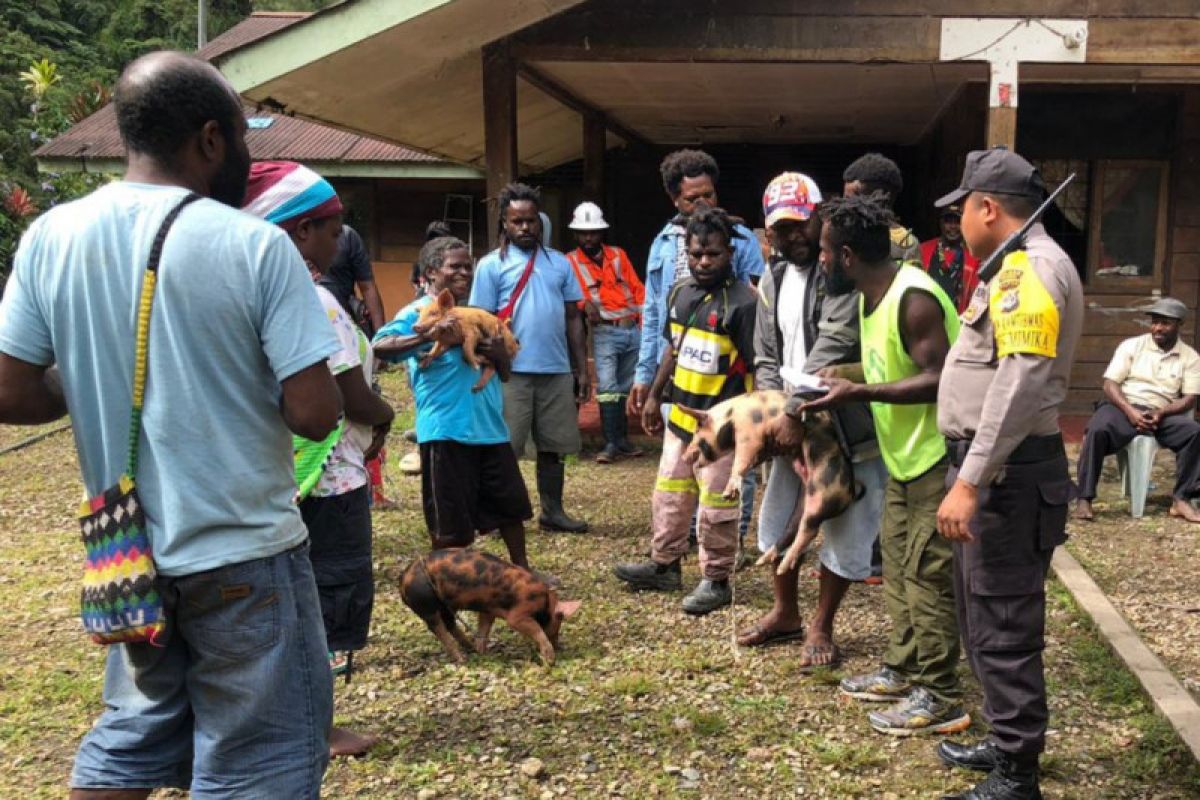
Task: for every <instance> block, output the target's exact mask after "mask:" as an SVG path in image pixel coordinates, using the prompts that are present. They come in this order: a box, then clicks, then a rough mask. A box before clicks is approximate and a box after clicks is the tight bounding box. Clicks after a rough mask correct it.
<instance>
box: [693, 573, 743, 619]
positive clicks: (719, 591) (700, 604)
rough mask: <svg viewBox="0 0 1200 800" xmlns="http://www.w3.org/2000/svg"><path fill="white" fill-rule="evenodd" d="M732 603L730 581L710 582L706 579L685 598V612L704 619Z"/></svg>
mask: <svg viewBox="0 0 1200 800" xmlns="http://www.w3.org/2000/svg"><path fill="white" fill-rule="evenodd" d="M731 602H733V591H732V590H731V589H730V588H729V581H727V580H724V581H710V580H709V579H708V578H705V579H704V580H702V581H700V585H699V586H697V587H696V588H695V589H693V590H692V593H691V594H689V595H688V596H687V597H685V598H683V610H684V611H686V612H687V613H689V614H691V615H692V616H694V617H702V616H704V615H705V614H708V613H710V612H713V611H716V610H717V609H718V608H723V607H725V606H727V605H729V604H730V603H731Z"/></svg>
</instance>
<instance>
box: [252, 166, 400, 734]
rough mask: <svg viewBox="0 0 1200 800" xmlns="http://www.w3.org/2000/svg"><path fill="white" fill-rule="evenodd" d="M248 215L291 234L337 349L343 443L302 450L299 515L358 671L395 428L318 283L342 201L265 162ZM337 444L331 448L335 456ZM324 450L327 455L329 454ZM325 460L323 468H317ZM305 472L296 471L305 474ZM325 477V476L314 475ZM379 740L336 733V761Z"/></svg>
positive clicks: (345, 323) (333, 364) (340, 662)
mask: <svg viewBox="0 0 1200 800" xmlns="http://www.w3.org/2000/svg"><path fill="white" fill-rule="evenodd" d="M243 210H244V211H246V212H248V213H250V214H253V215H254V216H257V217H261V218H263V219H265V220H266V221H268V222H272V223H275V224H276V225H278V226H280V227H281V228H283V229H284V230H285V231H287V233H288V235H289V236H290V237H291V240H292V242H293V243H294V244H295V245H296V248H297V249H298V250H299V251H300V255H301V256H303V257H304V261H305V263H306V264H307V265H308V268H309V271H310V272H311V274H312V278H313V281H314V286H313V290H314V291H315V292H316V293H317V295H318V297H320V299H321V304H322V306H323V307H324V308H325V313H326V315H327V316H328V318H329V322H330V324H331V325H333V328H334V331H335V332H336V334H337V337H338V341H339V342H340V343H341V345H342V347H341V349H340V350H339V351H338V352H337V353H335V354H334V355H332V356H330V358H329V369H330V370H331V371H332V372H333V374H334V377H335V379H336V381H337V384H338V388H339V389H340V390H341V393H342V402H343V413H344V416H345V421H344V423H343V425H342V428H341V431H340V434H341V435H340V438H332V437H331V439H327V440H326V441H325V442H324V443H305V446H306V447H307V448H320V447H321V445H322V444H323V445H324V450H320V451H319V453H320V455H319V456H318V457H317V459H316V463H315V467H316V468H315V469H313V470H302V469H300V468H299V467H298V475H297V479H298V481H299V484H300V491H298V493H297V495H298V497H299V499H300V512H301V515H302V516H303V517H304V522H305V524H306V525H307V526H308V534H309V539H310V541H311V548H312V549H311V558H312V565H313V573H314V574H315V576H316V579H317V591H318V593H319V594H320V597H321V612H322V616H323V617H324V621H325V636H326V641H327V646H328V648H329V653H330V667H331V669H334V671H335V674H337V673H338V672H343V671H344V672H346V673H347V679H348V677H349V670H350V668H351V665H352V663H353V662H352V660H351V655H350V654H352V653H353V652H354V651H355V650H359V649H362V648H363V647H364V646H365V645H366V642H367V631H368V628H369V627H370V622H371V608H372V605H373V603H374V598H375V582H374V576H373V574H372V569H371V509H370V494H369V493H370V476H369V474H368V472H367V468H366V466H365V464H366V462H367V461H369V460H370V459H371V458H372V457H373V456H374V454H375V453H376V452H378V450H379V448H380V446H381V445H382V444H383V440H384V438H385V437H386V435H387V432H388V429H389V428H390V427H391V424H392V417H393V411H392V407H391V406H390V405H388V403H387V402H386V401H385V400H383V398H381V397H380V396H379V395H377V394H375V393H374V392H373V391H371V367H372V361H373V359H372V358H371V349H370V343H369V341H368V340H367V338H366V336H365V335H364V334H363V333H362V331H360V330H359V329H358V328H357V327H356V326H355V325H354V323H353V322H352V321H351V319H350V316H349V315H348V314H347V313H346V311H345V309H343V308H342V306H341V304H340V303H339V302H338V301H337V298H335V297H334V296H333V294H331V293H330V292H329V290H328V289H326V288H324V287H322V286H319V285H316V284H315V282H316V281H317V280H319V279H320V278H321V277H322V276H323V275H324V274H325V273H326V272H327V271H328V270H329V267H330V266H331V265H332V263H333V259H334V256H335V255H336V254H337V245H338V236H339V235H340V233H341V230H342V204H341V201H340V200H339V199H338V196H337V193H336V192H335V191H334V189H333V186H331V185H330V184H329V182H328V181H326V180H325V179H324V178H322V177H320V176H319V175H317V174H316V173H315V172H313V171H312V170H310V169H308V168H307V167H305V166H302V165H300V164H297V163H295V162H290V161H264V162H259V163H256V164H254V165H252V166H251V168H250V181H249V186H248V188H247V192H246V201H245V205H244V207H243ZM330 447H332V449H329V448H330ZM326 451H328V456H327V457H324V456H325V452H326ZM322 462H323V467H324V468H323V469H320V467H321V465H322ZM306 471H307V472H308V473H309V474H308V475H306V474H299V473H301V472H306ZM318 471H319V477H318V475H317V473H318ZM375 741H376V739H375V737H371V736H365V735H362V734H358V733H355V732H353V731H350V730H347V729H345V728H338V727H334V728H333V730H332V732H331V733H330V737H329V750H330V754H331V755H333V756H341V755H361V754H362V753H365V752H366V751H367V750H368V749H369V748H370V747H371V746H372V745H373V744H374V743H375Z"/></svg>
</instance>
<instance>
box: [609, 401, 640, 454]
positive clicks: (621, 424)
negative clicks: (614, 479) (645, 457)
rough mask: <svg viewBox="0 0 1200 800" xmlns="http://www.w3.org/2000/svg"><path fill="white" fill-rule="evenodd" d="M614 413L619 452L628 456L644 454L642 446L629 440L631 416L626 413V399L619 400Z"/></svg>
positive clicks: (614, 428)
mask: <svg viewBox="0 0 1200 800" xmlns="http://www.w3.org/2000/svg"><path fill="white" fill-rule="evenodd" d="M613 405H615V406H616V407H617V408H616V411H615V412H614V414H613V433H615V434H616V437H617V438H616V442H617V452H618V453H620V454H621V455H623V456H625V457H626V458H637V457H638V456H640V455H642V448H640V447H637V446H635V445H634V443H633V442H631V441H629V417H628V416H627V415H626V414H625V400H624V398H622V399H621V400H618V401H617V402H616V403H613Z"/></svg>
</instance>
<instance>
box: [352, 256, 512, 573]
mask: <svg viewBox="0 0 1200 800" xmlns="http://www.w3.org/2000/svg"><path fill="white" fill-rule="evenodd" d="M417 265H418V266H419V267H420V269H421V273H422V275H423V277H424V280H425V285H426V286H427V287H428V292H427V293H426V294H425V295H424V296H422V297H420V298H418V299H416V300H414V301H413V302H411V303H409V304H408V305H407V306H405V307H404V308H402V309H401V310H400V313H398V314H397V315H396V318H395V319H394V320H392V321H391V322H390V323H388V324H387V325H385V326H384V327H383V328H382V329H381V330H380V331H379V333H377V334H376V335H375V341H374V344H373V348H374V350H375V355H377V356H379V357H380V358H383V359H385V360H387V361H392V362H395V361H400V360H402V359H405V360H407V363H408V377H409V380H410V382H411V383H412V388H413V397H414V399H415V400H416V404H417V442H418V444H419V445H420V448H421V502H422V505H423V506H424V509H425V524H426V526H427V527H428V528H429V537H430V541H431V542H432V546H433V549H435V550H437V549H440V548H444V547H467V546H469V545H470V544H471V543H472V542H473V541H474V540H475V533H476V531H489V530H498V531H499V532H500V537H501V538H502V539H503V540H504V544H505V546H506V547H507V548H508V555H509V558H510V559H511V560H512V562H513V563H514V564H516V565H517V566H521V567H525V568H526V569H528V568H529V561H528V560H527V558H526V556H525V520H527V519H530V518H532V517H533V509H532V507H531V506H530V504H529V492H528V491H527V490H526V489H525V481H524V480H522V478H521V471H520V469H519V468H518V466H517V457H516V454H515V453H514V452H513V449H512V446H511V445H510V444H509V435H508V426H507V425H506V424H505V423H504V412H503V405H502V404H503V398H502V396H501V391H500V385H501V382H502V381H503V380H507V379H508V378H509V376H510V375H511V364H510V363H509V359H508V353H507V352H506V351H505V349H504V346H503V343H502V341H501V340H499V339H494V340H488V341H483V342H480V344H479V346H478V348H477V350H476V352H478V353H479V355H481V356H483V357H484V358H487V359H488V360H489V361H491V362H492V364H493V366H495V368H496V375H495V376H493V377H492V379H491V380H490V381H488V382H487V384H485V385H484V387H483V388H482V389H480V390H479V391H474V390H473V387H474V385H475V383H476V382H477V381H478V380H479V370H478V369H477V368H475V367H472V366H471V365H470V364H468V363H467V362H466V361H464V360H463V354H462V347H452V348H450V349H449V350H447V351H446V352H445V353H442V354H441V355H440V356H438V357H437V358H436V359H434V360H433V363H431V364H430V365H429V366H428V367H422V366H420V358H421V356H423V355H425V354H426V353H427V352H428V351H429V349H430V348H431V346H432V344H431V343H432V341H433V338H432V336H431V332H430V331H426V332H425V333H420V334H419V333H415V332H414V330H413V326H414V325H415V323H416V322H417V318H418V317H419V316H420V314H421V309H422V308H425V307H426V306H428V305H429V304H431V303H436V302H442V301H443V298H444V301H447V302H448V301H449V299H450V298H449V297H446V295H445V294H444V293H447V292H448V293H449V295H450V296H451V297H453V299H454V302H455V303H456V304H459V303H465V302H466V300H467V296H468V295H469V294H470V291H471V273H472V271H473V266H472V264H471V252H470V250H469V249H468V248H467V245H466V244H465V243H464V242H462V241H461V240H459V239H456V238H454V237H453V236H443V237H439V238H437V239H434V240H432V241H430V242H427V243H426V244H425V246H424V247H422V248H421V254H420V256H419V257H418V259H417Z"/></svg>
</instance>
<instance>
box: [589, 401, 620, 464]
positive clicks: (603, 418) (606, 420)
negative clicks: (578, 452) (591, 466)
mask: <svg viewBox="0 0 1200 800" xmlns="http://www.w3.org/2000/svg"><path fill="white" fill-rule="evenodd" d="M598 405H599V406H600V430H601V431H602V432H603V433H604V449H603V450H601V451H600V452H599V453H597V454H596V463H597V464H611V463H612V462H614V461H616V460H617V459H618V458H620V457H621V452H620V450H619V449H618V447H617V441H618V438H619V434H618V432H617V419H616V417H617V415H618V414H623V413H624V411H625V410H624V409H623V408H621V407H620V404H619V403H613V402H604V403H599V404H598Z"/></svg>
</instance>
